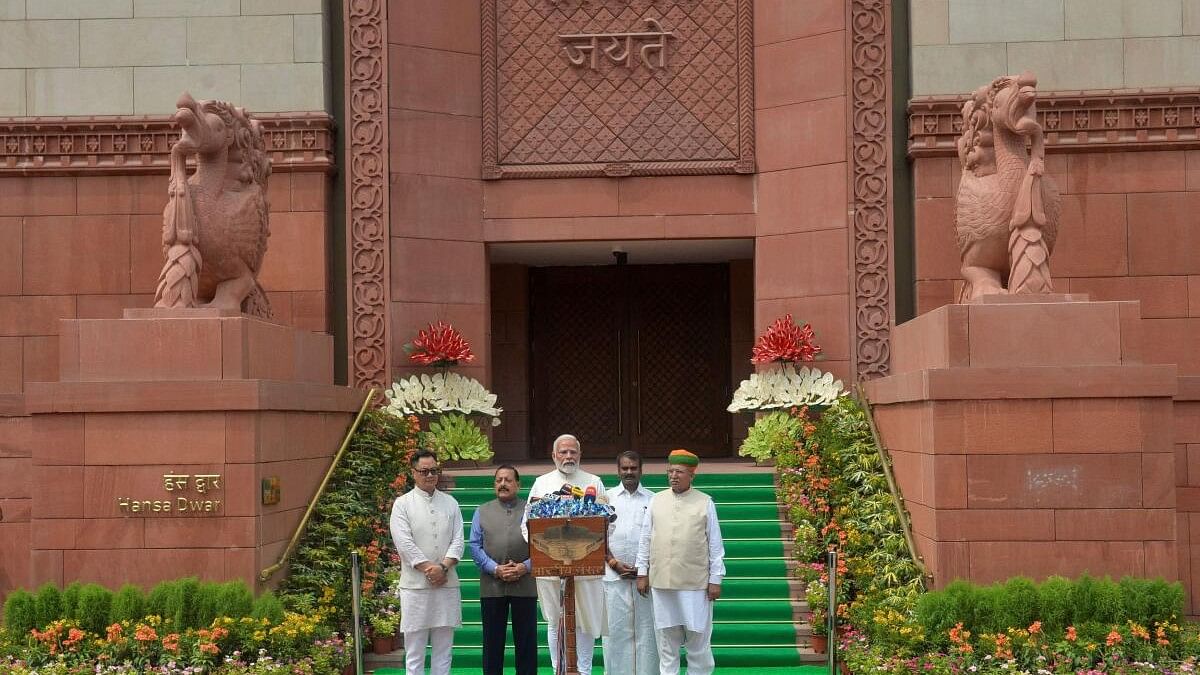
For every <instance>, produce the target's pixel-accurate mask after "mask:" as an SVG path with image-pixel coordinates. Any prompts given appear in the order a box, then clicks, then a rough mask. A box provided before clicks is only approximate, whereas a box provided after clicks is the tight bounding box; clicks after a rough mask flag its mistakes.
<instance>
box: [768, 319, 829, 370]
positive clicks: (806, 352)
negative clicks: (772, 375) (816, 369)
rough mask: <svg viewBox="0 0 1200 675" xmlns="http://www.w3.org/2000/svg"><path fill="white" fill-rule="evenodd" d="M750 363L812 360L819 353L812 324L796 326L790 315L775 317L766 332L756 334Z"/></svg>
mask: <svg viewBox="0 0 1200 675" xmlns="http://www.w3.org/2000/svg"><path fill="white" fill-rule="evenodd" d="M751 353H752V354H753V357H752V358H751V359H750V363H756V364H757V363H772V362H775V361H783V362H791V361H812V360H813V359H815V358H816V357H817V354H820V353H821V348H820V347H819V346H817V343H816V341H815V336H814V335H813V329H812V326H811V325H809V324H807V323H806V324H804V326H803V327H801V326H797V325H796V324H795V323H794V322H793V321H792V315H791V314H787V315H785V316H783V317H782V318H779V319H775V322H774V323H772V324H771V326H770V328H767V332H765V333H763V334H762V335H760V336H758V340H757V341H756V342H755V343H754V349H753V350H752V351H751Z"/></svg>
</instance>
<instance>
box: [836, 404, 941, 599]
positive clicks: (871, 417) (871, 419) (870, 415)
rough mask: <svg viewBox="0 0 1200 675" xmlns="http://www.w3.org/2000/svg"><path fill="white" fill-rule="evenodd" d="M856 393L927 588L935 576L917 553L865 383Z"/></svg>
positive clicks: (901, 523)
mask: <svg viewBox="0 0 1200 675" xmlns="http://www.w3.org/2000/svg"><path fill="white" fill-rule="evenodd" d="M855 391H856V392H857V393H858V400H859V401H862V405H863V410H864V411H866V413H867V426H868V427H869V428H870V429H871V438H872V439H873V440H874V441H875V448H876V449H878V450H879V460H880V464H882V465H883V475H884V477H885V478H886V479H887V484H888V491H889V492H891V493H892V504H894V505H895V507H896V516H897V517H898V518H899V519H900V529H901V530H902V531H903V532H904V543H905V544H906V545H907V546H908V554H909V555H910V556H912V561H913V564H915V565H916V566H917V569H918V570H920V572H921V586H922V587H923V588H924V587H925V586H926V583H925V582H926V581H927V580H928V581H933V575H932V574H930V573H929V568H928V567H926V566H925V558H924V557H922V556H921V555H919V554H918V553H917V544H916V541H914V540H913V535H912V521H911V520H909V518H908V509H907V508H905V506H904V497H903V496H901V494H900V486H899V484H897V483H896V476H895V474H894V473H892V457H891V455H889V454H888V451H887V448H886V447H884V445H883V440H882V439H881V438H880V437H879V429H878V428H876V426H875V413H874V412H872V411H871V401H870V400H869V399H868V398H867V391H866V389H865V388H863V383H862V382H861V381H860V382H859V383H858V384H857V385H855Z"/></svg>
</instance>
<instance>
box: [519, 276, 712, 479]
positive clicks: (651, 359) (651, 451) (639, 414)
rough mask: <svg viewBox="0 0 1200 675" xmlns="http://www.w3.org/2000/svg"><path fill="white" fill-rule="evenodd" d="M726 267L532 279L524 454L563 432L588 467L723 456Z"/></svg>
mask: <svg viewBox="0 0 1200 675" xmlns="http://www.w3.org/2000/svg"><path fill="white" fill-rule="evenodd" d="M728 288H729V276H728V266H726V265H645V266H633V265H630V266H615V265H614V266H603V267H547V268H537V269H533V270H531V271H530V292H531V298H530V312H531V320H532V328H533V332H532V338H531V339H532V344H531V361H532V369H533V395H532V403H533V411H532V413H533V415H532V420H531V421H532V424H533V429H532V431H533V433H532V441H533V443H534V447H533V448H532V455H533V456H534V457H539V456H544V455H543V453H545V452H548V451H549V448H550V443H551V442H553V440H554V438H555V437H556V436H558V435H559V434H562V433H572V434H575V435H576V436H578V437H579V439H580V441H581V443H582V444H583V446H584V450H585V452H586V455H587V456H588V457H593V458H594V457H614V456H615V455H616V454H618V453H619V452H621V451H623V450H626V449H630V448H632V449H635V450H638V451H639V452H641V453H642V454H643V455H645V456H647V457H662V456H665V455H666V454H667V453H668V452H670V450H672V449H673V448H678V447H685V448H688V449H690V450H692V451H693V452H697V453H698V454H703V455H707V456H714V455H726V454H728V453H729V428H730V422H729V417H728V414H727V413H726V412H725V405H727V403H728V398H729V395H730V390H729V370H730V362H729V296H728Z"/></svg>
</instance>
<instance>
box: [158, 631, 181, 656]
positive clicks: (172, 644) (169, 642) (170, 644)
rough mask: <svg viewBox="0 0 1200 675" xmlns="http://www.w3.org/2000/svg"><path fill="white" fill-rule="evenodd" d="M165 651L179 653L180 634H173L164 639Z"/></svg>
mask: <svg viewBox="0 0 1200 675" xmlns="http://www.w3.org/2000/svg"><path fill="white" fill-rule="evenodd" d="M162 645H163V649H165V650H167V651H169V652H177V651H179V633H171V634H170V635H168V636H166V637H164V638H163V639H162Z"/></svg>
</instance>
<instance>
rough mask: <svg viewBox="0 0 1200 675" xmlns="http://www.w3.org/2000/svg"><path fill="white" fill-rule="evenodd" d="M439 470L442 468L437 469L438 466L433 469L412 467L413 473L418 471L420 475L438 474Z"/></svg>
mask: <svg viewBox="0 0 1200 675" xmlns="http://www.w3.org/2000/svg"><path fill="white" fill-rule="evenodd" d="M441 472H442V470H441V469H438V468H433V469H413V473H419V474H421V475H422V476H436V475H438V474H439V473H441Z"/></svg>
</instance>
